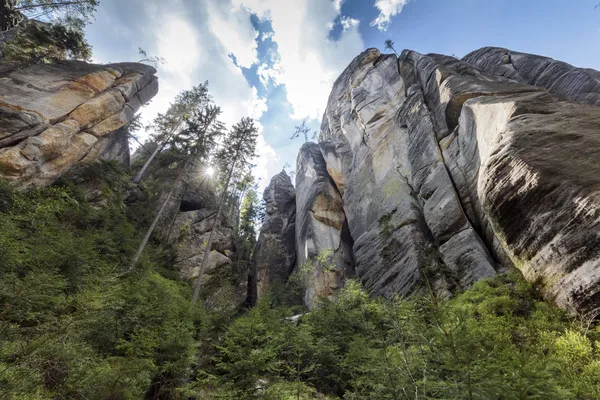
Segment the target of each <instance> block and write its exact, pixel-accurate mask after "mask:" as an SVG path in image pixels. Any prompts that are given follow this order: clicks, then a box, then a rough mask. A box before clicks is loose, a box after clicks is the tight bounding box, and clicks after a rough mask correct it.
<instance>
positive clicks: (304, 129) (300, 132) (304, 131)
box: [290, 118, 317, 143]
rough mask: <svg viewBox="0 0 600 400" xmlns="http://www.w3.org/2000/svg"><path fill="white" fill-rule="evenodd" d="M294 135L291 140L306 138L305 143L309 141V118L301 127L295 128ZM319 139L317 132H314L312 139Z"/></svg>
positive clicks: (303, 121) (305, 119)
mask: <svg viewBox="0 0 600 400" xmlns="http://www.w3.org/2000/svg"><path fill="white" fill-rule="evenodd" d="M295 129H296V130H295V131H294V134H293V135H292V137H291V138H290V139H296V138H297V137H300V136H304V143H307V142H308V141H309V135H310V127H309V126H308V118H304V119H303V120H302V123H301V124H300V125H296V126H295ZM316 138H317V131H313V133H312V136H311V139H312V140H315V139H316Z"/></svg>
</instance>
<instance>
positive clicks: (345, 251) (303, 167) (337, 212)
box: [296, 143, 354, 308]
mask: <svg viewBox="0 0 600 400" xmlns="http://www.w3.org/2000/svg"><path fill="white" fill-rule="evenodd" d="M296 173H297V175H296V192H297V194H296V246H297V252H298V253H297V254H298V260H297V264H298V268H299V269H300V272H301V273H302V274H303V275H304V278H305V282H306V293H305V303H306V305H307V306H308V307H309V308H310V307H314V306H315V305H316V304H317V302H318V300H319V299H320V298H325V297H331V296H333V295H334V294H335V292H336V291H337V290H338V289H339V288H341V286H342V285H343V282H344V280H345V279H346V278H347V277H349V276H352V275H353V273H354V270H353V267H354V265H353V264H354V263H353V260H352V241H351V239H350V236H349V235H348V228H347V223H346V216H345V214H344V210H343V206H342V198H341V196H340V193H339V191H338V190H337V188H336V187H335V185H334V183H333V181H332V180H331V178H330V177H329V174H328V173H327V168H326V165H325V160H324V159H323V156H322V155H321V151H320V149H319V146H318V145H317V144H315V143H306V144H304V146H302V148H301V149H300V154H299V155H298V161H297V169H296Z"/></svg>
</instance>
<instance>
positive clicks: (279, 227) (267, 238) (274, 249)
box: [249, 171, 296, 303]
mask: <svg viewBox="0 0 600 400" xmlns="http://www.w3.org/2000/svg"><path fill="white" fill-rule="evenodd" d="M263 199H264V201H265V203H266V213H267V215H266V216H265V220H264V222H263V225H262V227H261V230H260V234H259V236H258V241H257V243H256V247H255V251H254V257H253V260H252V273H251V275H250V285H251V288H250V290H251V292H250V293H249V300H250V302H251V303H254V302H255V301H256V300H258V299H259V298H261V297H263V296H264V295H265V294H266V293H267V291H268V289H269V287H270V285H271V284H273V283H274V282H280V283H284V282H286V281H287V279H288V278H289V276H290V274H291V273H292V270H293V269H294V266H295V265H296V237H295V232H296V189H295V188H294V185H292V180H291V178H290V177H289V175H288V174H287V173H286V172H285V171H282V172H280V173H279V174H277V175H275V176H274V177H273V179H271V182H270V184H269V186H267V188H266V189H265V192H264V194H263Z"/></svg>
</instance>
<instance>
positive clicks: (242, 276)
mask: <svg viewBox="0 0 600 400" xmlns="http://www.w3.org/2000/svg"><path fill="white" fill-rule="evenodd" d="M199 207H200V208H198V209H197V210H193V211H182V212H180V213H178V215H177V216H176V219H175V220H174V221H173V226H172V230H171V235H172V237H171V239H172V241H174V244H175V248H176V249H177V259H176V261H175V267H176V269H177V270H178V271H179V275H180V277H181V278H182V279H184V280H186V281H188V282H190V284H193V282H194V281H195V279H196V277H197V276H198V274H199V273H200V267H201V265H202V259H203V258H204V247H205V246H206V243H207V241H208V236H209V235H210V231H211V229H212V226H213V224H214V221H215V218H217V216H216V212H215V209H214V207H213V206H211V205H206V206H201V205H199ZM219 218H220V223H219V227H218V228H217V229H216V231H215V236H214V238H213V244H212V246H211V249H210V254H209V256H208V257H209V258H208V263H207V265H206V269H205V274H204V277H203V279H202V283H201V285H202V286H201V287H202V289H201V295H202V298H203V300H204V303H205V307H206V308H207V309H218V310H229V311H230V310H238V309H239V308H240V307H241V305H242V304H243V303H244V301H245V300H246V292H247V283H248V271H246V270H243V269H242V268H240V267H239V265H238V263H236V261H237V254H236V247H235V242H234V238H233V228H232V226H231V225H230V224H229V222H228V221H227V218H225V216H224V215H223V214H220V215H219Z"/></svg>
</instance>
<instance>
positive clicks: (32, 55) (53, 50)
mask: <svg viewBox="0 0 600 400" xmlns="http://www.w3.org/2000/svg"><path fill="white" fill-rule="evenodd" d="M1 50H2V62H5V63H9V64H14V65H18V66H24V65H29V64H38V63H50V62H53V61H55V60H65V59H76V60H84V61H89V60H90V59H91V57H92V48H91V47H90V45H89V44H88V42H87V41H86V39H85V34H84V32H83V27H81V26H68V25H65V24H62V23H55V24H39V23H28V24H27V25H25V26H24V27H23V28H20V29H18V30H17V31H16V33H15V36H14V37H13V38H12V39H11V40H9V41H8V42H6V43H5V44H4V45H3V46H2V49H1Z"/></svg>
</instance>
